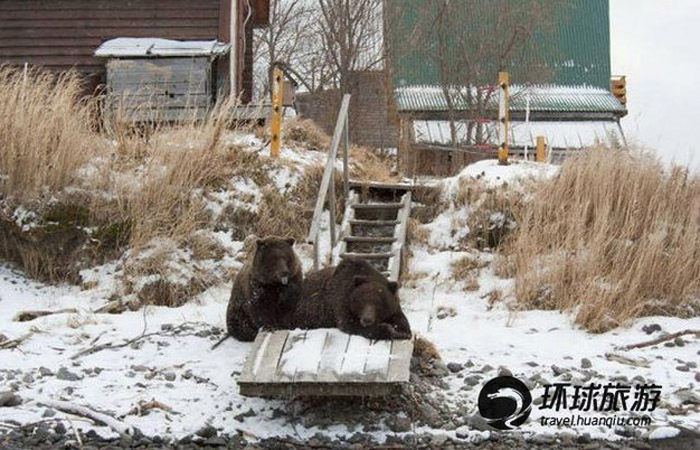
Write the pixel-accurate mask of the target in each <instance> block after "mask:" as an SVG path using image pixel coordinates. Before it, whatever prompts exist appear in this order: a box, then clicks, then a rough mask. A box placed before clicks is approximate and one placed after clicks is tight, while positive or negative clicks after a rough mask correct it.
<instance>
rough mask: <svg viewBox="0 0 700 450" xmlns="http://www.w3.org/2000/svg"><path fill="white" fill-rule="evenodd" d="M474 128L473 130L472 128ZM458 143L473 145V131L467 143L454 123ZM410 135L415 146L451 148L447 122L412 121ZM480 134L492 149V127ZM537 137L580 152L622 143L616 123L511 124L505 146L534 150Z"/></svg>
mask: <svg viewBox="0 0 700 450" xmlns="http://www.w3.org/2000/svg"><path fill="white" fill-rule="evenodd" d="M474 128H475V127H474ZM455 129H456V137H457V142H458V143H467V142H470V141H471V142H474V133H475V130H474V129H472V135H471V139H468V137H469V136H467V133H468V131H467V130H468V128H467V126H466V124H465V123H464V122H455ZM413 132H414V136H415V139H416V142H418V143H421V144H438V145H451V144H452V139H451V134H450V122H449V121H447V120H414V121H413ZM484 132H485V133H484V134H485V136H486V140H487V142H489V143H491V144H494V145H496V144H497V143H498V133H497V129H496V123H488V124H486V126H485V129H484ZM537 136H544V137H545V139H546V141H547V144H548V145H551V146H552V148H555V149H580V148H585V147H591V146H594V145H597V144H604V145H605V144H607V145H611V144H617V143H620V142H624V138H623V136H622V131H621V130H620V126H619V125H618V124H617V122H614V121H605V120H587V121H563V122H549V121H531V122H515V121H514V122H511V123H510V128H509V142H510V146H511V147H519V148H524V147H529V148H534V147H535V146H536V145H537Z"/></svg>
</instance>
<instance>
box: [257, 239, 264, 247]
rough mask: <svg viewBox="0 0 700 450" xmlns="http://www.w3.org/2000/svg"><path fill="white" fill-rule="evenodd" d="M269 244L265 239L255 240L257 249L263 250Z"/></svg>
mask: <svg viewBox="0 0 700 450" xmlns="http://www.w3.org/2000/svg"><path fill="white" fill-rule="evenodd" d="M266 244H267V241H265V239H256V240H255V247H257V248H263V247H265V245H266Z"/></svg>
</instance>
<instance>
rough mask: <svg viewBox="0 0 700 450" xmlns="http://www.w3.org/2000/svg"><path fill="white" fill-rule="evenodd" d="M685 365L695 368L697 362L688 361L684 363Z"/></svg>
mask: <svg viewBox="0 0 700 450" xmlns="http://www.w3.org/2000/svg"><path fill="white" fill-rule="evenodd" d="M685 365H686V366H688V367H690V368H691V369H697V368H698V363H696V362H694V361H688V362H686V363H685Z"/></svg>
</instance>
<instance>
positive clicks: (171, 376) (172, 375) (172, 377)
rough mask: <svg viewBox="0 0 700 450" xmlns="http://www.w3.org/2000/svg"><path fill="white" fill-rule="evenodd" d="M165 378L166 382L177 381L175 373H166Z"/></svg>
mask: <svg viewBox="0 0 700 450" xmlns="http://www.w3.org/2000/svg"><path fill="white" fill-rule="evenodd" d="M163 378H165V380H166V381H175V378H177V375H175V373H174V372H166V373H164V374H163Z"/></svg>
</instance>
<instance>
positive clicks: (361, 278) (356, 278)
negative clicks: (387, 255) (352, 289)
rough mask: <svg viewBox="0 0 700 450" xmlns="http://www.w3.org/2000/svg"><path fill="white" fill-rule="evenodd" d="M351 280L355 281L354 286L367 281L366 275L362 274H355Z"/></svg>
mask: <svg viewBox="0 0 700 450" xmlns="http://www.w3.org/2000/svg"><path fill="white" fill-rule="evenodd" d="M352 280H353V282H354V283H355V286H359V285H361V284H365V283H366V282H367V277H365V276H363V275H355V276H354V277H353V279H352Z"/></svg>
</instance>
